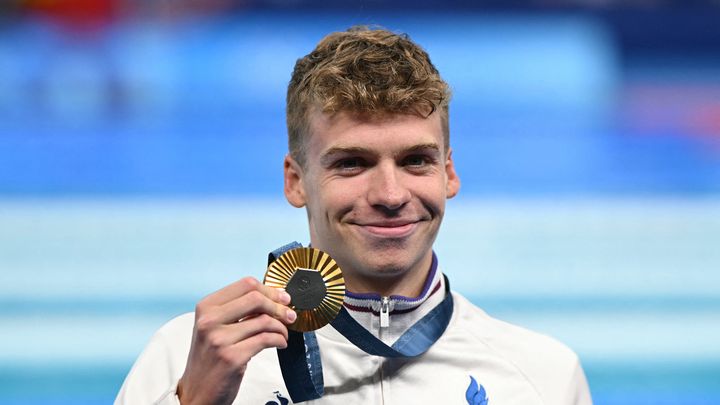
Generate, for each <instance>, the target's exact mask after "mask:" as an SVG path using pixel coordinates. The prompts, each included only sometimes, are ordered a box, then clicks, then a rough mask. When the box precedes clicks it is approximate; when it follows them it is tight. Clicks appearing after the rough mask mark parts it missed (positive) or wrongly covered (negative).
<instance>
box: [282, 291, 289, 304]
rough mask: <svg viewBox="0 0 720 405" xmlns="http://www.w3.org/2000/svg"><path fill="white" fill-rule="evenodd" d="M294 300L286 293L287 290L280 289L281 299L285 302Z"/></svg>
mask: <svg viewBox="0 0 720 405" xmlns="http://www.w3.org/2000/svg"><path fill="white" fill-rule="evenodd" d="M291 300H292V297H290V294H288V293H286V292H285V291H280V301H281V302H282V303H283V304H289V303H290V301H291Z"/></svg>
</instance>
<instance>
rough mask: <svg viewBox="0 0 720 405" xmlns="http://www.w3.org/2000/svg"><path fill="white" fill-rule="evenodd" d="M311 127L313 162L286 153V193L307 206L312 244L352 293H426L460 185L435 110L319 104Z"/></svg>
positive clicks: (308, 151) (309, 144)
mask: <svg viewBox="0 0 720 405" xmlns="http://www.w3.org/2000/svg"><path fill="white" fill-rule="evenodd" d="M310 133H311V135H310V136H309V138H308V139H306V141H305V142H307V144H306V162H307V163H306V167H304V168H301V167H300V166H299V165H298V164H297V163H296V162H295V161H294V160H293V159H292V158H291V157H289V156H288V157H287V158H286V159H285V194H286V196H287V198H288V201H289V202H290V203H291V204H292V205H294V206H296V207H302V206H306V207H307V213H308V221H309V227H310V239H311V242H312V245H313V247H316V248H318V249H321V250H324V251H326V252H328V253H329V254H330V255H331V256H332V257H333V258H334V259H335V260H336V261H337V262H338V264H339V265H340V267H341V268H342V269H343V272H344V274H345V279H346V281H347V283H348V287H349V288H351V289H352V290H353V291H356V292H368V291H378V292H382V291H386V292H388V291H387V289H391V290H392V291H389V292H390V293H393V294H397V293H400V292H404V293H405V294H413V293H419V291H418V289H419V288H421V286H422V284H423V282H424V280H425V276H426V274H427V270H428V269H429V267H430V264H431V261H432V244H433V242H434V240H435V237H436V236H437V232H438V229H439V227H440V222H441V221H442V217H443V213H444V209H445V200H446V199H447V198H450V197H453V196H454V195H455V194H456V193H457V191H458V189H459V186H460V182H459V179H458V177H457V175H456V174H455V169H454V166H453V162H452V159H451V155H450V152H449V151H446V150H444V146H443V134H442V127H441V123H440V117H439V116H438V114H436V113H434V114H432V115H431V116H430V117H428V118H422V117H418V116H415V115H409V114H397V115H390V116H386V117H383V118H360V117H358V116H355V115H352V114H349V113H338V114H335V115H333V116H330V115H328V114H324V113H319V112H317V113H315V114H314V115H312V116H311V119H310ZM398 287H404V288H400V290H398ZM363 290H366V291H363Z"/></svg>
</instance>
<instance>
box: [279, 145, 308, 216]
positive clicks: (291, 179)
mask: <svg viewBox="0 0 720 405" xmlns="http://www.w3.org/2000/svg"><path fill="white" fill-rule="evenodd" d="M283 174H284V177H285V188H284V189H285V198H287V200H288V202H289V203H290V205H292V206H293V207H295V208H302V207H304V206H305V203H306V200H305V188H304V187H303V174H304V173H303V171H302V167H300V164H299V163H298V162H296V161H295V159H293V158H292V156H290V154H287V155H286V156H285V161H284V162H283Z"/></svg>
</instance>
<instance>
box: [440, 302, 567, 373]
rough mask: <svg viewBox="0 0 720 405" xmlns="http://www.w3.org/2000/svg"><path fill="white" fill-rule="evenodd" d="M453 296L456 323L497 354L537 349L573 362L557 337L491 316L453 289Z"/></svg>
mask: <svg viewBox="0 0 720 405" xmlns="http://www.w3.org/2000/svg"><path fill="white" fill-rule="evenodd" d="M453 299H454V301H455V303H456V304H455V305H456V308H457V310H456V317H457V319H456V323H457V326H458V327H459V328H462V329H464V330H466V331H467V332H468V333H470V334H471V335H472V336H474V337H476V338H477V339H479V340H481V341H483V343H485V344H487V345H489V346H490V347H491V348H492V349H494V350H496V351H498V354H509V353H517V352H518V351H525V350H527V351H531V352H533V353H537V352H538V351H539V352H540V353H543V354H545V355H547V356H548V357H553V358H557V356H560V359H564V360H566V361H569V362H576V361H577V355H576V354H575V352H573V351H572V349H570V348H569V347H567V346H566V345H565V344H563V343H562V342H560V341H558V340H557V339H555V338H553V337H550V336H548V335H545V334H542V333H539V332H535V331H532V330H530V329H527V328H524V327H522V326H518V325H514V324H512V323H509V322H506V321H502V320H500V319H497V318H494V317H492V316H490V315H488V314H487V313H486V312H485V311H484V310H482V309H481V308H479V307H478V306H476V305H475V304H473V303H471V302H470V301H469V300H468V299H467V298H465V297H463V296H462V295H461V294H459V293H457V292H453Z"/></svg>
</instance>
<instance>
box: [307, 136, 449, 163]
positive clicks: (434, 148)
mask: <svg viewBox="0 0 720 405" xmlns="http://www.w3.org/2000/svg"><path fill="white" fill-rule="evenodd" d="M428 151H430V152H435V153H439V152H440V146H439V145H438V144H437V143H434V142H433V143H422V144H418V145H413V146H410V147H408V148H405V149H402V150H400V151H398V152H397V153H395V155H406V154H408V153H417V152H428ZM374 153H376V152H374V151H373V150H372V149H370V148H363V147H361V146H333V147H332V148H330V149H328V150H326V151H325V152H324V153H323V154H322V155H321V156H320V164H321V165H323V166H327V165H329V164H332V161H333V159H334V158H335V157H336V156H337V155H372V154H374Z"/></svg>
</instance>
